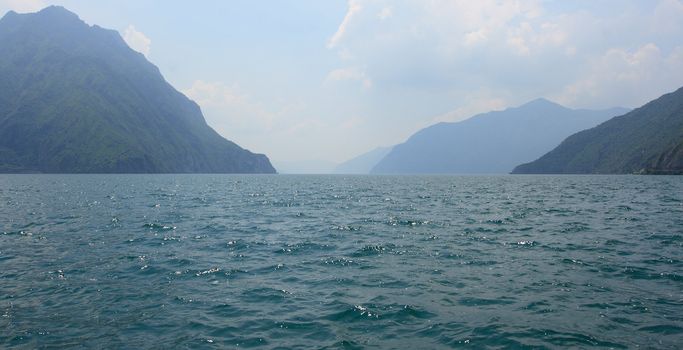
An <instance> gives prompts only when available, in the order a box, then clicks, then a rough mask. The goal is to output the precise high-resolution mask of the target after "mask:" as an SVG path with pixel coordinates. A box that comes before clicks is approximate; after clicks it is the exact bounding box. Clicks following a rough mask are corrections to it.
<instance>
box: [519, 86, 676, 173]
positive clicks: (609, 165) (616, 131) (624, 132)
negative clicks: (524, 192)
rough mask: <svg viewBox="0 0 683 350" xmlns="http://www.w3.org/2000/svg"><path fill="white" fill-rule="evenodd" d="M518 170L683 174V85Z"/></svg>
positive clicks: (571, 137)
mask: <svg viewBox="0 0 683 350" xmlns="http://www.w3.org/2000/svg"><path fill="white" fill-rule="evenodd" d="M513 173H516V174H522V173H553V174H567V173H571V174H584V173H601V174H624V173H646V174H683V88H680V89H678V90H677V91H675V92H672V93H669V94H666V95H663V96H661V97H660V98H658V99H656V100H654V101H651V102H649V103H647V104H646V105H644V106H642V107H640V108H637V109H634V110H633V111H631V112H629V113H627V114H624V115H622V116H619V117H615V118H612V119H610V120H609V121H607V122H605V123H602V124H600V125H599V126H596V127H594V128H592V129H590V130H585V131H581V132H579V133H576V134H574V135H572V136H570V137H568V138H567V139H566V140H564V142H562V144H560V145H559V146H558V147H557V148H555V149H553V150H552V151H550V152H549V153H547V154H545V155H544V156H542V157H541V158H540V159H538V160H536V161H533V162H531V163H528V164H522V165H520V166H518V167H517V168H515V169H514V171H513Z"/></svg>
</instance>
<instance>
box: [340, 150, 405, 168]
mask: <svg viewBox="0 0 683 350" xmlns="http://www.w3.org/2000/svg"><path fill="white" fill-rule="evenodd" d="M391 149H392V147H377V148H375V149H373V150H372V151H370V152H366V153H363V154H361V155H359V156H357V157H354V158H352V159H349V160H347V161H345V162H343V163H341V164H339V165H337V167H336V168H334V171H333V173H335V174H368V173H370V170H372V168H373V167H374V166H375V165H377V163H379V161H381V160H382V158H384V157H385V156H386V155H387V154H389V152H391Z"/></svg>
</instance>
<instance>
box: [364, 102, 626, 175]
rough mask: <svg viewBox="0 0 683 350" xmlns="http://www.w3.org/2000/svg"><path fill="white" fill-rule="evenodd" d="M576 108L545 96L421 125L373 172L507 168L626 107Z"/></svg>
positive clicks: (490, 170) (492, 170)
mask: <svg viewBox="0 0 683 350" xmlns="http://www.w3.org/2000/svg"><path fill="white" fill-rule="evenodd" d="M625 111H626V110H625V109H623V108H613V109H608V110H602V111H591V110H572V109H569V108H565V107H563V106H560V105H558V104H556V103H553V102H550V101H548V100H545V99H538V100H535V101H532V102H529V103H527V104H525V105H523V106H520V107H517V108H509V109H506V110H504V111H496V112H489V113H485V114H479V115H476V116H474V117H472V118H470V119H467V120H464V121H462V122H458V123H439V124H436V125H433V126H430V127H428V128H425V129H422V130H420V131H418V132H417V133H415V134H414V135H413V136H411V137H410V138H409V139H408V140H407V141H406V142H405V143H403V144H400V145H397V146H394V148H393V149H392V151H391V152H390V153H389V154H387V155H386V156H385V157H384V158H383V159H382V160H381V161H380V162H379V163H378V164H377V165H376V166H375V167H374V168H373V169H372V173H470V174H471V173H508V172H510V171H511V170H512V168H513V167H514V166H515V165H517V164H520V163H521V162H525V161H530V160H532V159H535V158H538V157H539V156H540V155H542V154H543V153H545V152H547V151H548V150H549V149H552V148H553V147H555V146H557V145H558V144H559V143H560V142H561V141H562V140H563V139H564V138H566V137H567V136H569V135H571V134H572V133H574V132H577V131H579V130H583V129H586V128H590V127H593V126H595V125H597V124H599V123H601V122H603V121H605V120H607V119H609V118H610V117H613V116H615V115H619V114H623V113H625Z"/></svg>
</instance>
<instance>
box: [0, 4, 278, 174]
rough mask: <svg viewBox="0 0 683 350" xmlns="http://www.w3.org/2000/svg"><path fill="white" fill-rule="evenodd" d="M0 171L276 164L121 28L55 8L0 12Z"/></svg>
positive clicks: (233, 169) (247, 169)
mask: <svg viewBox="0 0 683 350" xmlns="http://www.w3.org/2000/svg"><path fill="white" fill-rule="evenodd" d="M188 64H192V63H191V62H188ZM0 172H48V173H52V172H67V173H71V172H76V173H81V172H83V173H93V172H104V173H106V172H117V173H123V172H130V173H145V172H154V173H157V172H178V173H187V172H207V173H217V172H220V173H273V172H275V169H273V167H272V166H271V164H270V162H269V160H268V158H267V157H266V156H265V155H262V154H254V153H251V152H249V151H247V150H244V149H242V148H240V147H239V146H237V145H236V144H234V143H233V142H230V141H228V140H226V139H224V138H223V137H221V136H220V135H219V134H218V133H216V132H215V131H214V130H213V129H211V127H209V126H208V125H207V124H206V122H205V120H204V117H203V116H202V113H201V111H200V109H199V106H197V104H195V103H194V102H193V101H191V100H189V99H188V98H187V97H185V96H184V95H183V94H181V93H180V92H178V91H177V90H175V89H174V88H173V87H172V86H171V85H169V84H168V83H167V82H166V81H165V80H164V78H163V77H162V75H161V74H160V72H159V70H158V69H157V68H156V67H155V66H154V65H152V64H151V63H150V62H148V61H147V60H146V59H145V57H144V56H143V55H142V54H140V53H137V52H135V51H133V50H131V49H130V48H129V47H128V46H127V45H126V43H125V42H124V41H123V39H122V38H121V36H120V35H119V33H118V32H116V31H113V30H107V29H103V28H101V27H98V26H89V25H87V24H86V23H84V22H83V21H81V20H80V19H79V18H78V16H76V15H75V14H73V13H71V12H69V11H67V10H65V9H64V8H61V7H54V6H53V7H48V8H46V9H44V10H42V11H40V12H38V13H33V14H17V13H15V12H9V13H7V14H6V15H5V16H4V17H3V18H2V19H1V20H0Z"/></svg>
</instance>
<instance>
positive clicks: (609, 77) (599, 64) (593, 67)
mask: <svg viewBox="0 0 683 350" xmlns="http://www.w3.org/2000/svg"><path fill="white" fill-rule="evenodd" d="M681 85H683V46H679V47H677V48H675V49H674V50H672V51H671V52H670V53H669V54H668V55H666V54H664V53H663V52H662V50H661V49H660V48H659V47H658V46H657V45H655V44H654V43H648V44H645V45H643V46H641V47H639V48H637V49H634V50H624V49H621V48H613V49H609V50H607V51H606V52H605V53H604V54H603V55H602V56H600V57H598V58H595V59H593V60H592V61H591V62H590V64H588V65H587V68H586V70H585V72H584V73H583V74H581V76H579V77H578V79H577V80H576V81H573V82H571V83H570V84H568V85H567V86H566V87H564V88H563V89H562V91H561V92H560V93H558V94H557V96H556V98H557V100H558V101H559V102H562V103H566V104H570V105H587V106H594V105H601V106H604V107H608V106H614V105H621V104H626V105H627V106H631V107H636V106H639V105H641V104H643V103H645V102H647V101H649V100H651V99H654V98H656V97H659V95H661V94H663V93H665V92H669V91H673V90H675V89H677V88H679V87H680V86H681Z"/></svg>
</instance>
